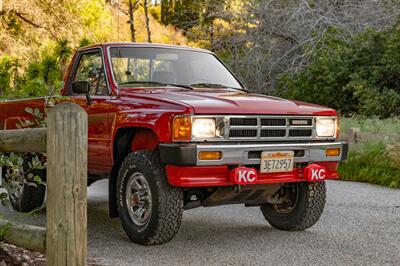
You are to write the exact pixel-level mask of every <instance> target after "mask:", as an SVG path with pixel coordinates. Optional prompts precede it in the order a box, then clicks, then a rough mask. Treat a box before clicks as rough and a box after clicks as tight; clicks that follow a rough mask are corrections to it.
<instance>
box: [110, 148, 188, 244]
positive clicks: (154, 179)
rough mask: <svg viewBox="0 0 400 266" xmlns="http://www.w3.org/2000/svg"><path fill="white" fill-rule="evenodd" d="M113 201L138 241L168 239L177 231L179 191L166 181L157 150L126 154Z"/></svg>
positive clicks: (126, 226)
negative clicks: (115, 198)
mask: <svg viewBox="0 0 400 266" xmlns="http://www.w3.org/2000/svg"><path fill="white" fill-rule="evenodd" d="M117 188H118V191H117V204H118V212H119V216H120V219H121V224H122V227H123V228H124V230H125V232H126V234H127V235H128V236H129V238H130V239H131V240H132V241H133V242H136V243H138V244H142V245H156V244H162V243H165V242H168V241H169V240H171V239H172V238H173V237H174V236H175V235H176V233H177V232H178V230H179V228H180V225H181V221H182V213H183V192H182V190H181V189H180V188H176V187H172V186H170V185H169V184H168V182H167V177H166V174H165V170H164V165H163V164H162V162H161V160H160V156H159V153H158V152H150V151H139V152H133V153H131V154H129V155H128V156H127V157H126V158H125V160H124V162H123V164H122V166H121V169H120V171H119V176H118V182H117Z"/></svg>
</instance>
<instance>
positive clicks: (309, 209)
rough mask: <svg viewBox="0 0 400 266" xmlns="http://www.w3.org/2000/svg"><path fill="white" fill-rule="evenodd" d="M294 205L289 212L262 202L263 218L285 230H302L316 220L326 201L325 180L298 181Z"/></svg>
mask: <svg viewBox="0 0 400 266" xmlns="http://www.w3.org/2000/svg"><path fill="white" fill-rule="evenodd" d="M297 186H298V198H297V202H296V205H295V206H294V207H293V209H292V210H291V211H290V212H289V213H280V212H277V211H276V210H275V208H273V206H272V204H263V205H262V206H261V211H262V213H263V215H264V217H265V219H266V220H267V221H268V222H269V223H270V224H271V225H272V226H273V227H275V228H277V229H280V230H285V231H303V230H305V229H307V228H310V227H311V226H313V225H314V224H315V223H316V222H318V220H319V218H320V217H321V215H322V212H323V211H324V207H325V202H326V185H325V182H319V183H307V182H304V183H298V184H297Z"/></svg>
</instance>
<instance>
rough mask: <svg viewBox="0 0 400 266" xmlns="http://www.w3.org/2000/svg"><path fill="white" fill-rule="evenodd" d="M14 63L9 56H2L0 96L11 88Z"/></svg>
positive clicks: (0, 63)
mask: <svg viewBox="0 0 400 266" xmlns="http://www.w3.org/2000/svg"><path fill="white" fill-rule="evenodd" d="M11 71H12V63H11V59H10V58H9V57H8V56H3V57H1V58H0V97H1V96H2V95H3V94H5V93H6V92H7V91H8V90H9V89H10V85H11V84H10V83H11V77H12V72H11Z"/></svg>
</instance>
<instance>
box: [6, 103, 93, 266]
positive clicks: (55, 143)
mask: <svg viewBox="0 0 400 266" xmlns="http://www.w3.org/2000/svg"><path fill="white" fill-rule="evenodd" d="M87 136H88V129H87V114H86V112H85V110H83V109H82V108H81V107H80V106H79V105H77V104H74V103H61V104H58V105H56V106H55V107H54V108H53V109H52V110H51V111H50V112H49V114H48V117H47V129H43V128H41V129H21V130H7V131H0V152H46V153H47V207H46V229H45V228H42V227H37V226H29V225H19V224H13V223H12V222H10V221H5V220H0V226H9V227H10V230H8V231H7V232H6V235H5V239H6V241H7V242H10V243H11V244H15V245H17V246H21V247H25V248H29V249H33V250H39V251H44V250H45V252H46V261H47V265H52V266H53V265H54V266H59V265H60V266H62V265H68V266H69V265H78V266H81V265H82V266H83V265H86V256H87V194H86V193H87V192H86V191H87V190H86V187H87V148H88V144H87ZM44 235H45V239H44Z"/></svg>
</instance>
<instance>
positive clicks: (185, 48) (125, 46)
mask: <svg viewBox="0 0 400 266" xmlns="http://www.w3.org/2000/svg"><path fill="white" fill-rule="evenodd" d="M180 47H181V48H180ZM111 48H150V49H151V48H159V49H166V50H174V49H182V50H187V51H192V52H197V53H203V54H210V55H212V56H214V57H215V58H216V59H217V60H218V62H220V63H221V64H222V65H223V66H224V67H225V68H226V70H227V71H228V72H229V73H230V74H231V75H232V76H233V78H234V79H235V80H236V81H237V82H238V83H239V85H240V86H241V87H242V88H241V89H243V90H244V91H247V92H249V90H248V89H247V87H246V86H245V85H244V84H243V82H242V81H241V80H240V79H239V78H238V77H237V76H236V75H235V74H234V73H233V72H232V70H231V69H230V68H229V67H227V66H226V64H224V62H222V61H221V59H219V58H218V56H217V55H216V54H215V53H213V52H211V51H208V50H204V51H203V50H197V49H190V47H186V46H178V47H177V48H175V47H174V48H171V47H162V46H161V47H149V46H146V45H143V46H136V45H129V44H127V45H115V46H108V47H107V48H106V49H107V50H106V52H107V63H108V67H109V68H110V72H111V77H112V82H113V84H114V86H115V88H117V90H123V89H124V87H121V85H119V84H118V82H117V80H116V79H115V76H114V68H113V64H112V60H111V51H110V50H111ZM126 88H127V87H125V89H126ZM138 88H139V87H138ZM194 89H195V88H194ZM236 89H238V88H236Z"/></svg>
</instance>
